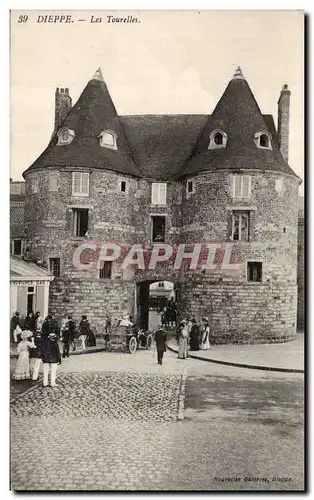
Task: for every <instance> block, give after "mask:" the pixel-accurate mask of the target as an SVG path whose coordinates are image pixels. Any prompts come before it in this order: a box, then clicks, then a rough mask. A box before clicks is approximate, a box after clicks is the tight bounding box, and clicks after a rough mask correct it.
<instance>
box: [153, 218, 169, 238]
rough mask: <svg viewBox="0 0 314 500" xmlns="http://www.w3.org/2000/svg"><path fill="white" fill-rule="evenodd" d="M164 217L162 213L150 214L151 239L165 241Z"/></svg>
mask: <svg viewBox="0 0 314 500" xmlns="http://www.w3.org/2000/svg"><path fill="white" fill-rule="evenodd" d="M165 233H166V217H165V216H163V215H153V216H152V241H156V242H158V241H160V242H164V241H165Z"/></svg>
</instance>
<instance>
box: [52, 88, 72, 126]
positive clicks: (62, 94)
mask: <svg viewBox="0 0 314 500" xmlns="http://www.w3.org/2000/svg"><path fill="white" fill-rule="evenodd" d="M71 107H72V98H71V97H70V95H69V89H59V87H57V88H56V93H55V126H54V133H55V132H57V130H58V129H59V128H60V125H61V123H62V122H63V120H64V119H65V117H66V116H67V114H68V113H69V111H70V109H71Z"/></svg>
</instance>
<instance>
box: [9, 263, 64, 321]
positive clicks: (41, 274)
mask: <svg viewBox="0 0 314 500" xmlns="http://www.w3.org/2000/svg"><path fill="white" fill-rule="evenodd" d="M53 279H54V276H52V275H51V274H50V273H49V272H48V271H46V270H45V269H42V268H41V267H39V266H36V265H35V264H32V263H30V262H26V261H23V260H22V259H19V258H18V257H14V256H12V255H11V257H10V295H11V300H10V312H11V316H12V315H13V314H14V313H15V311H18V312H19V313H20V318H21V319H23V318H25V316H26V315H27V313H28V311H34V312H35V311H40V313H41V315H42V316H44V317H45V316H47V314H48V300H49V286H50V282H51V281H52V280H53Z"/></svg>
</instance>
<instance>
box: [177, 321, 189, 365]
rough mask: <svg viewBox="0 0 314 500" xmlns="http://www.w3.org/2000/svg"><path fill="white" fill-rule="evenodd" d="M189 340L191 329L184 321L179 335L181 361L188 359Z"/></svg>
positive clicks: (179, 356)
mask: <svg viewBox="0 0 314 500" xmlns="http://www.w3.org/2000/svg"><path fill="white" fill-rule="evenodd" d="M188 339H189V327H188V324H187V321H185V320H183V321H182V322H181V325H180V333H179V353H178V358H179V359H185V358H187V357H188V355H189V353H188Z"/></svg>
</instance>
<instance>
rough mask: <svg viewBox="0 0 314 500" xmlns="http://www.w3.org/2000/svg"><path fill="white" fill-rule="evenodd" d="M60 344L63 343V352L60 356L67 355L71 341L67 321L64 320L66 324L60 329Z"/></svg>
mask: <svg viewBox="0 0 314 500" xmlns="http://www.w3.org/2000/svg"><path fill="white" fill-rule="evenodd" d="M61 335H62V344H63V353H62V357H63V358H65V357H67V358H68V357H69V350H70V342H71V333H70V328H69V321H67V322H66V324H65V325H64V326H63V329H62V333H61Z"/></svg>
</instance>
